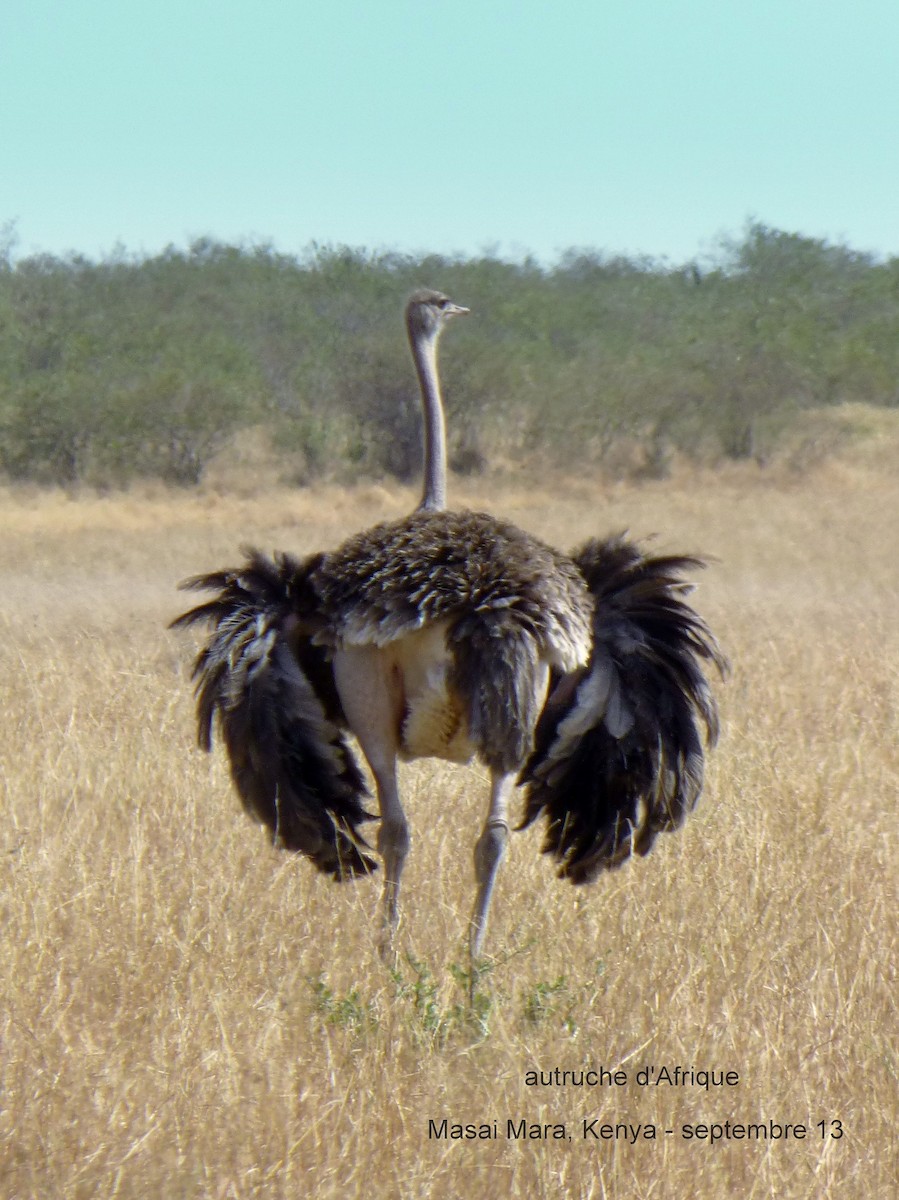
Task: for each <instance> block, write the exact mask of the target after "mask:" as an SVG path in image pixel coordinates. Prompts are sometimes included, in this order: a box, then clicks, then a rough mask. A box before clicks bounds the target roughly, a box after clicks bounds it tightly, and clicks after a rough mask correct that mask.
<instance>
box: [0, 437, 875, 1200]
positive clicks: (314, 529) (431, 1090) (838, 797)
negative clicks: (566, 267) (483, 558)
mask: <svg viewBox="0 0 899 1200" xmlns="http://www.w3.org/2000/svg"><path fill="white" fill-rule="evenodd" d="M893 449H894V450H895V446H894V447H893ZM891 457H892V466H891V464H890V459H891ZM897 458H899V456H893V455H891V454H886V455H882V456H881V457H880V459H875V460H872V461H870V462H851V461H850V462H847V461H843V462H841V463H830V464H822V465H818V466H817V467H815V468H814V469H813V470H812V471H811V472H810V473H808V474H806V475H805V476H803V477H801V478H799V477H797V478H791V477H789V476H787V475H786V474H782V475H778V474H776V473H772V472H768V473H762V472H758V471H755V470H750V469H746V470H745V471H737V470H733V471H731V472H723V473H719V474H717V475H713V474H708V475H705V476H702V477H699V476H687V475H684V476H683V477H675V478H674V479H672V480H670V481H667V482H664V483H661V482H660V483H652V484H647V485H644V486H642V487H637V486H634V485H618V486H614V487H612V486H608V487H603V486H601V485H599V484H597V485H596V486H595V487H594V486H587V485H580V484H576V483H571V482H565V481H560V483H559V485H558V487H555V488H554V487H553V486H552V484H551V481H545V482H544V484H543V485H542V486H541V487H540V488H539V490H535V489H534V488H532V487H524V486H520V487H514V486H512V485H511V484H510V483H508V482H507V483H504V484H502V483H496V484H495V485H493V486H491V485H488V484H487V483H482V484H479V485H476V486H475V485H472V484H470V483H469V484H466V485H464V486H463V485H461V484H458V483H457V484H456V485H455V487H454V492H453V498H454V501H455V503H457V504H460V505H461V504H465V505H467V506H470V507H488V506H489V507H490V508H491V509H492V510H493V511H495V512H498V513H501V514H503V515H505V516H507V517H509V518H511V519H512V520H514V521H516V522H518V523H519V524H521V525H522V526H524V527H525V528H528V529H530V530H532V531H533V532H535V533H537V534H539V535H541V536H543V537H545V538H547V539H549V540H551V541H553V542H555V543H557V544H559V545H562V546H569V545H573V544H575V543H577V542H578V541H580V540H582V539H583V538H585V537H587V536H589V535H592V534H593V533H599V532H608V531H612V530H616V529H621V528H625V527H627V528H629V529H630V530H631V532H632V533H633V534H635V535H645V534H648V533H652V532H656V533H657V534H658V535H659V536H658V540H657V543H656V544H657V545H658V546H659V547H661V548H665V549H684V550H701V551H705V552H708V553H710V554H712V555H716V556H717V558H718V560H719V561H718V562H717V564H715V565H714V566H713V567H712V568H711V569H710V570H709V571H708V572H707V573H706V574H705V575H704V577H703V578H702V581H701V588H700V590H699V591H698V593H697V595H696V602H697V604H698V606H699V607H700V609H701V610H702V612H703V613H704V615H705V616H707V617H708V619H709V620H710V622H711V624H712V626H713V628H714V629H715V631H716V632H717V633H718V636H719V638H720V640H721V642H722V644H723V646H724V648H725V650H726V652H727V653H728V654H729V656H730V657H731V659H732V661H733V664H734V670H733V675H732V678H731V680H730V681H729V683H728V684H727V685H726V686H723V687H720V688H719V689H718V694H719V696H720V701H721V707H722V716H723V735H722V740H721V744H720V746H719V749H718V751H717V753H716V754H715V755H714V756H713V758H712V763H711V769H710V774H709V780H708V786H707V790H706V793H705V795H704V797H703V800H702V803H701V806H700V808H699V809H698V811H697V812H696V814H695V816H694V817H693V819H692V820H691V821H690V822H689V823H688V825H687V826H686V827H685V829H684V830H683V831H681V833H679V834H678V835H677V836H674V837H665V838H662V839H661V841H660V843H659V845H658V846H657V847H656V849H655V850H654V851H653V853H652V854H651V855H650V856H649V857H648V858H647V859H645V860H641V861H639V862H634V863H629V864H627V865H626V866H625V867H624V868H623V869H622V870H620V871H618V872H616V873H614V874H612V875H609V876H608V877H606V878H604V879H601V880H600V881H599V883H598V884H596V885H594V886H592V887H590V888H588V889H575V888H573V887H571V886H570V885H569V884H567V883H564V882H560V881H558V880H556V879H555V877H554V874H553V870H552V867H551V864H550V863H549V862H548V861H547V860H546V859H545V858H543V857H542V856H541V855H540V854H539V846H540V832H539V831H538V830H529V831H527V832H526V833H522V834H518V835H516V836H515V837H514V838H513V841H512V845H511V848H510V852H509V855H508V857H507V860H506V862H505V864H504V867H503V870H502V873H501V876H500V881H499V885H498V890H497V896H496V901H495V907H494V915H493V920H492V924H491V928H490V931H489V935H488V945H487V950H488V953H489V955H490V956H491V959H492V969H491V970H490V971H489V973H488V974H487V975H486V976H485V977H484V979H483V980H482V981H481V982H480V985H479V993H478V999H477V1004H476V1006H475V1009H474V1011H471V1010H468V1009H467V1007H466V1004H465V987H466V985H465V979H464V976H463V968H464V966H465V961H466V960H465V953H464V935H465V927H466V921H467V916H468V912H469V908H470V904H471V900H472V868H471V850H472V846H473V843H474V840H475V837H476V836H477V830H478V828H479V825H480V820H481V815H482V811H483V808H484V805H485V802H486V789H485V779H484V778H483V776H482V773H480V772H479V771H477V770H474V769H472V770H468V769H464V768H458V767H451V766H449V765H445V764H441V763H419V764H413V765H410V766H408V767H406V768H404V775H403V779H404V785H405V789H406V794H407V796H408V800H409V803H408V808H409V810H410V816H411V821H412V827H413V848H412V854H411V857H410V864H409V866H408V868H407V880H408V885H407V887H406V916H405V921H404V925H403V927H402V939H401V945H402V951H403V954H402V959H401V963H400V968H399V971H398V972H397V973H396V974H395V975H391V974H390V973H388V972H387V971H386V970H385V968H384V967H383V966H382V965H381V963H380V961H379V959H378V956H377V953H376V949H375V936H374V935H375V930H374V923H373V921H372V919H371V918H372V914H373V912H374V910H375V907H376V901H377V896H378V883H377V882H371V881H365V882H361V883H358V884H355V885H352V886H342V887H341V886H337V885H335V884H332V883H330V882H328V881H327V880H325V879H323V878H322V877H319V876H317V875H316V874H315V872H314V871H313V870H312V869H311V868H310V867H309V866H308V864H305V863H303V862H302V861H296V860H293V859H291V858H290V857H288V856H286V855H283V854H279V853H277V852H275V851H274V850H272V849H271V848H270V846H269V845H268V843H267V841H266V839H265V836H264V834H263V832H262V831H261V830H259V829H257V828H256V827H254V826H253V825H252V824H251V823H250V822H249V821H248V820H247V819H246V818H245V817H244V816H243V814H242V813H241V811H240V808H239V804H238V801H237V799H236V798H235V796H234V795H233V793H232V791H231V788H230V785H229V781H228V777H227V771H226V769H225V766H224V764H223V761H222V758H221V756H220V755H215V756H213V757H209V758H207V757H206V756H204V755H202V754H201V753H200V752H199V751H197V750H196V748H195V743H194V725H193V712H192V700H191V694H190V686H189V681H188V664H189V661H190V658H191V655H192V653H193V649H194V643H193V641H192V640H191V639H190V637H188V636H186V635H175V634H171V633H169V632H168V631H167V630H166V622H167V621H168V620H169V619H170V618H171V617H173V616H174V615H175V614H176V613H177V612H179V611H180V608H181V607H183V606H184V598H183V597H181V596H179V595H178V594H177V593H176V592H175V590H174V584H175V582H176V581H178V580H179V579H181V578H182V577H184V576H185V575H187V574H191V573H193V572H195V571H198V570H202V569H207V568H211V567H215V566H219V565H223V564H226V563H229V562H233V561H236V559H237V547H238V546H239V545H241V544H242V543H245V542H255V543H257V544H259V545H260V546H261V547H262V548H264V549H271V548H273V547H280V548H285V549H291V550H293V551H296V552H300V553H301V552H304V551H307V550H310V549H313V548H319V547H327V546H329V545H333V544H335V543H336V542H337V541H338V540H339V539H340V538H341V537H343V536H344V535H345V534H346V533H348V532H350V531H352V530H354V529H356V528H359V527H360V526H362V525H364V524H367V523H370V522H372V521H374V520H375V519H378V518H382V517H389V516H394V515H399V514H400V513H402V512H403V511H405V510H406V509H408V508H409V507H410V498H411V494H410V493H408V492H401V491H399V490H386V489H376V488H369V489H358V490H357V491H355V492H339V491H337V490H326V489H320V490H317V491H286V490H285V491H280V492H277V493H270V494H264V493H262V492H258V493H257V492H254V491H253V489H251V488H248V487H245V488H244V489H243V491H242V493H241V494H239V495H230V496H229V495H227V494H225V493H224V492H223V493H222V494H216V493H215V492H214V491H212V490H207V491H206V492H204V493H200V494H193V493H191V494H174V493H165V492H162V491H159V492H153V491H152V490H146V491H144V492H142V493H134V494H129V495H125V496H118V497H92V496H82V497H76V498H68V497H66V496H63V495H59V494H38V493H23V492H15V493H13V492H6V493H4V494H2V495H0V522H2V528H3V535H2V539H0V558H2V564H0V566H2V585H0V629H2V642H0V653H2V656H3V664H2V673H0V684H2V692H3V747H2V752H0V772H2V776H0V778H2V789H0V795H2V820H0V906H2V907H0V912H2V931H3V932H2V972H0V1056H2V1061H0V1084H2V1092H0V1195H2V1196H3V1197H16V1198H25V1197H41V1198H51V1200H52V1198H56V1197H66V1198H68V1197H72V1198H79V1200H80V1198H84V1200H87V1198H88V1197H107V1198H108V1197H114V1196H117V1197H165V1198H180V1197H185V1198H194V1197H196V1198H199V1197H213V1198H218V1200H227V1198H239V1200H243V1198H246V1197H266V1198H268V1197H274V1198H280V1197H284V1198H287V1197H298V1196H303V1195H309V1196H315V1197H317V1198H321V1200H329V1198H337V1197H340V1198H341V1200H346V1198H348V1197H356V1196H359V1197H362V1196H364V1197H366V1198H372V1200H377V1198H381V1197H383V1198H388V1197H390V1198H394V1197H399V1198H410V1200H411V1198H413V1197H414V1198H418V1197H421V1198H422V1200H424V1198H425V1197H435V1198H437V1200H444V1198H446V1200H452V1198H454V1197H466V1198H468V1197H473V1196H477V1195H487V1194H492V1195H498V1196H504V1197H505V1196H508V1197H543V1196H546V1197H550V1196H552V1197H558V1196H572V1197H584V1198H586V1197H596V1198H605V1197H613V1196H614V1197H616V1200H622V1198H623V1200H628V1198H634V1200H649V1198H650V1197H652V1198H654V1200H669V1198H679V1197H686V1196H690V1197H694V1196H695V1197H704V1198H705V1197H716V1198H717V1197H722V1198H723V1197H746V1198H750V1197H751V1198H753V1200H758V1198H761V1197H777V1198H778V1200H800V1198H805V1197H808V1198H810V1200H811V1198H815V1200H818V1198H822V1197H828V1198H833V1200H855V1198H857V1200H863V1198H864V1200H887V1197H893V1196H895V1195H896V1194H897V1191H896V1190H895V1189H896V1188H897V1173H899V1171H897V1133H896V1131H897V1122H899V1104H897V1071H899V1063H897V1021H896V995H897V990H896V961H897V956H896V951H897V922H896V913H897V897H896V877H897V862H896V825H897V819H896V795H897V784H899V739H897V730H899V720H897V708H899V705H897V699H899V620H897V612H899V553H897V551H899V543H897V534H896V528H897V514H899V471H897V470H896V469H895V467H896V461H897ZM557 1068H558V1069H559V1071H560V1072H561V1071H574V1072H583V1071H588V1070H594V1071H596V1072H599V1071H600V1069H605V1070H606V1071H611V1072H615V1071H621V1072H623V1074H622V1075H619V1076H617V1080H618V1082H609V1080H608V1078H606V1077H603V1078H601V1079H600V1078H597V1079H595V1080H593V1081H592V1083H593V1085H592V1086H588V1085H587V1084H586V1083H581V1082H579V1078H580V1077H578V1081H574V1080H572V1079H571V1078H569V1079H567V1080H563V1079H562V1078H560V1079H559V1080H557V1081H551V1082H549V1081H548V1082H544V1083H543V1084H542V1085H541V1084H539V1083H538V1084H536V1085H535V1084H532V1083H529V1081H528V1079H527V1072H529V1071H534V1070H536V1071H543V1072H551V1071H555V1070H556V1069H557ZM646 1068H654V1069H655V1072H656V1073H655V1075H654V1076H653V1082H651V1083H650V1084H649V1085H646V1083H645V1075H644V1074H641V1072H643V1071H645V1069H646ZM663 1068H667V1070H668V1072H670V1075H671V1077H672V1078H673V1076H674V1070H675V1068H682V1069H686V1070H687V1071H694V1072H700V1071H707V1072H715V1073H716V1074H715V1076H714V1080H715V1082H714V1084H713V1083H712V1082H710V1081H707V1080H705V1077H704V1076H699V1077H698V1078H697V1077H696V1076H695V1075H694V1076H692V1077H688V1080H687V1082H686V1083H680V1082H678V1083H671V1082H667V1081H666V1080H665V1076H664V1074H663V1076H662V1078H663V1081H662V1082H661V1083H657V1082H655V1080H656V1079H657V1077H658V1074H659V1072H661V1071H662V1069H663ZM726 1071H731V1072H736V1073H737V1075H738V1082H733V1077H731V1079H732V1081H731V1084H730V1085H727V1084H724V1085H722V1084H721V1083H720V1073H721V1072H726ZM703 1082H706V1083H707V1086H702V1084H703ZM444 1118H446V1119H447V1122H448V1124H447V1127H446V1128H447V1132H449V1130H450V1128H451V1126H452V1125H453V1124H461V1125H465V1124H474V1125H477V1126H482V1125H486V1126H489V1130H488V1132H489V1131H492V1129H493V1123H494V1122H495V1123H496V1132H497V1134H498V1136H497V1137H496V1138H489V1139H487V1138H481V1139H476V1140H467V1139H463V1140H455V1139H450V1138H449V1137H447V1138H439V1137H434V1136H431V1137H429V1121H433V1122H434V1123H435V1127H436V1128H437V1129H439V1127H440V1122H442V1121H443V1119H444ZM510 1120H511V1122H512V1125H513V1130H512V1132H513V1133H517V1132H519V1130H520V1124H519V1123H520V1122H522V1121H524V1122H526V1124H527V1125H528V1126H531V1125H544V1126H550V1127H551V1128H550V1129H549V1130H548V1132H549V1133H550V1137H549V1138H539V1139H538V1138H533V1137H529V1138H524V1137H515V1136H511V1137H510V1136H508V1134H509V1132H510V1131H509V1127H508V1124H507V1123H508V1122H509V1121H510ZM726 1123H729V1124H727V1125H726ZM585 1124H586V1129H585ZM749 1124H753V1125H755V1126H756V1127H758V1126H760V1125H762V1124H764V1125H765V1127H766V1128H765V1132H766V1133H767V1134H768V1135H769V1136H767V1137H766V1138H763V1139H760V1138H758V1137H756V1136H753V1137H751V1138H743V1137H740V1136H739V1131H740V1129H741V1128H742V1127H745V1126H746V1125H749ZM787 1125H789V1126H791V1127H792V1128H791V1129H790V1130H789V1131H785V1127H786V1126H787ZM797 1125H802V1126H804V1127H805V1131H806V1136H805V1137H797V1136H795V1134H796V1128H795V1127H796V1126H797ZM557 1126H564V1130H563V1132H564V1134H565V1135H566V1136H565V1137H564V1138H557V1137H553V1136H551V1135H552V1134H553V1133H554V1132H558V1130H557V1129H556V1128H554V1127H557ZM604 1126H607V1127H609V1128H608V1130H604V1128H603V1127H604ZM616 1127H618V1128H617V1129H616ZM700 1127H703V1128H700ZM713 1127H714V1128H713ZM668 1131H671V1132H668ZM605 1132H610V1133H611V1134H612V1135H613V1136H609V1137H606V1136H603V1135H604V1133H605ZM652 1132H655V1134H656V1136H655V1138H654V1139H653V1138H651V1137H648V1136H646V1135H647V1134H649V1133H652ZM754 1132H755V1133H758V1132H759V1130H758V1128H756V1130H755V1131H754ZM616 1133H617V1135H618V1136H614V1135H615V1134H616ZM585 1134H586V1136H585ZM594 1134H596V1135H598V1136H594ZM712 1134H714V1140H712ZM777 1134H780V1136H774V1135H777ZM690 1135H692V1136H690Z"/></svg>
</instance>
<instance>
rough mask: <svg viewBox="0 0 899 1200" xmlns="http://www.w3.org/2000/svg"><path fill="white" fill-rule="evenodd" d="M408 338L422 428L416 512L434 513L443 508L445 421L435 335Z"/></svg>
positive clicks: (444, 495) (444, 490)
mask: <svg viewBox="0 0 899 1200" xmlns="http://www.w3.org/2000/svg"><path fill="white" fill-rule="evenodd" d="M410 341H411V344H412V358H413V359H414V360H415V370H416V372H417V373H418V383H419V386H420V388H421V406H422V411H423V413H424V428H425V487H424V493H423V494H422V497H421V503H420V504H419V506H418V511H422V510H424V511H426V512H436V511H439V510H440V509H442V508H446V423H445V421H444V417H443V401H442V400H441V397H440V380H439V378H438V375H437V338H436V336H432V337H426V336H423V335H422V334H418V335H417V336H410Z"/></svg>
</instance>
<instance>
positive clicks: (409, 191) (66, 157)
mask: <svg viewBox="0 0 899 1200" xmlns="http://www.w3.org/2000/svg"><path fill="white" fill-rule="evenodd" d="M750 217H752V218H755V219H758V220H760V221H763V222H765V223H766V224H768V225H772V226H774V227H777V228H780V229H786V230H790V231H793V232H801V233H806V234H809V235H811V236H816V237H825V238H828V239H831V240H834V241H845V242H847V243H848V244H849V245H851V246H853V247H855V248H857V249H860V250H870V251H874V252H876V253H879V254H884V255H899V5H897V4H896V3H895V0H850V2H848V3H842V2H836V0H776V2H775V0H742V2H740V0H736V2H732V0H682V2H681V0H627V2H625V0H616V2H610V0H518V2H517V3H513V2H512V0H415V2H414V3H413V2H410V0H378V3H374V2H371V3H363V2H361V0H316V2H314V3H307V2H306V0H244V2H242V3H237V2H235V0H215V2H212V0H177V2H175V0H153V2H152V3H148V2H147V0H141V2H140V3H136V2H134V0H68V2H66V0H55V2H50V0H3V4H2V9H0V226H2V225H4V224H6V223H8V222H10V221H14V222H15V231H16V235H17V238H18V247H17V252H18V253H19V254H28V253H33V252H36V251H47V252H51V253H64V252H66V251H69V250H74V251H77V252H80V253H83V254H87V255H89V256H91V257H94V256H97V255H100V254H103V253H107V252H109V251H110V250H112V249H113V248H114V247H115V245H116V244H117V243H122V244H123V245H124V246H125V247H126V249H127V250H129V251H132V252H135V253H154V252H156V251H158V250H160V249H162V248H163V247H164V246H165V245H167V244H169V243H175V244H176V245H184V244H186V243H187V242H188V241H189V240H190V239H192V238H194V237H199V236H204V235H209V236H212V237H215V238H219V239H222V240H226V241H239V240H251V239H256V240H263V241H268V240H270V241H272V242H273V243H274V244H275V245H276V246H277V247H278V248H279V249H281V250H283V251H286V252H295V251H300V250H302V249H303V248H304V247H305V246H307V245H308V244H309V243H310V242H312V241H317V242H319V243H326V244H350V245H358V246H366V247H368V248H371V249H399V250H405V251H410V252H422V251H437V252H444V253H455V252H458V253H462V254H476V253H479V252H481V251H483V250H485V249H490V250H492V251H494V252H499V253H501V254H504V255H508V256H519V255H522V254H524V253H526V252H532V253H534V254H536V255H537V256H538V257H539V258H541V259H543V260H546V261H552V260H553V258H554V257H555V255H556V254H557V253H558V252H560V251H563V250H565V249H566V248H568V247H572V246H577V247H585V246H592V247H596V248H599V249H603V250H606V251H607V252H610V253H631V254H647V255H652V256H655V257H667V258H669V259H670V260H671V261H672V262H683V261H686V260H687V259H689V258H692V257H694V256H698V257H702V256H703V255H704V254H706V253H708V252H709V251H710V250H711V249H712V248H713V247H714V245H715V242H716V239H717V238H718V236H719V235H720V234H722V233H724V232H728V233H735V232H736V233H739V231H740V230H741V229H742V228H743V226H744V225H745V222H746V220H747V219H748V218H750Z"/></svg>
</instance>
